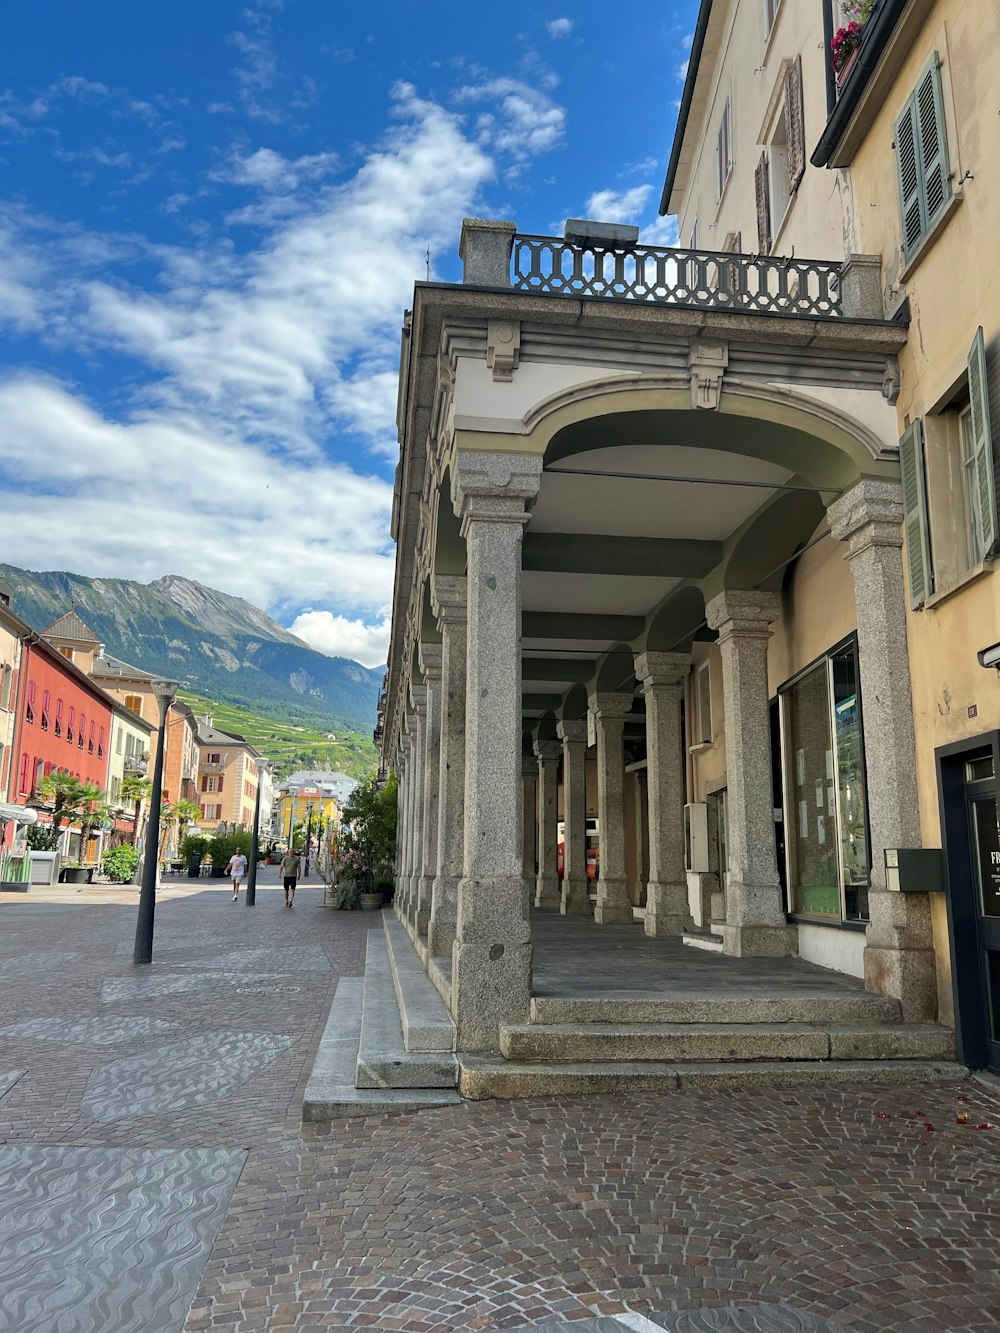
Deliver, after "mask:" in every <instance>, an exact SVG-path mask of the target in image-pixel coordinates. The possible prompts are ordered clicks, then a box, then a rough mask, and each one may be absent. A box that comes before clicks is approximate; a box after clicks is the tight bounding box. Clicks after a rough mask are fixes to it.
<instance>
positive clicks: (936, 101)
mask: <svg viewBox="0 0 1000 1333" xmlns="http://www.w3.org/2000/svg"><path fill="white" fill-rule="evenodd" d="M915 103H916V114H917V128H918V130H919V133H920V177H921V184H922V188H923V194H924V208H925V212H926V225H927V227H928V228H929V227H930V226H931V224H932V223H933V222H934V221H935V219H936V218H937V216H938V214H939V213H940V212H941V210H942V208H944V206H945V204H946V203H947V202H948V199H949V197H950V196H951V181H950V179H949V177H948V132H947V129H946V128H945V123H944V103H943V99H942V97H941V68H940V62H939V61H938V57H937V52H935V53H934V55H933V56H932V57H931V62H930V64H929V65H928V66H927V68H926V70H925V71H924V73H923V74H922V75H921V77H920V82H919V83H918V84H917V91H916V94H915Z"/></svg>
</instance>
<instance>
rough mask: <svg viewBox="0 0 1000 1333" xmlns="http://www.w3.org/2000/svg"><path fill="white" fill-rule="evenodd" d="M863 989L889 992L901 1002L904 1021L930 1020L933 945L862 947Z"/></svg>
mask: <svg viewBox="0 0 1000 1333" xmlns="http://www.w3.org/2000/svg"><path fill="white" fill-rule="evenodd" d="M865 990H869V991H873V992H874V993H875V994H876V995H891V996H892V997H893V998H894V999H897V1000H898V1001H899V1003H900V1005H901V1006H902V1010H903V1022H904V1023H933V1022H935V1021H936V1019H937V1016H938V997H937V971H936V968H935V964H934V950H933V949H886V948H882V947H880V946H878V945H872V944H869V945H868V946H867V948H866V949H865Z"/></svg>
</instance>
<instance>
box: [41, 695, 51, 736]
mask: <svg viewBox="0 0 1000 1333" xmlns="http://www.w3.org/2000/svg"><path fill="white" fill-rule="evenodd" d="M51 711H52V695H51V693H50V692H49V691H48V690H42V716H41V727H42V730H43V731H48V729H49V714H50V713H51Z"/></svg>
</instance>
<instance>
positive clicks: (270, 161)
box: [212, 148, 338, 191]
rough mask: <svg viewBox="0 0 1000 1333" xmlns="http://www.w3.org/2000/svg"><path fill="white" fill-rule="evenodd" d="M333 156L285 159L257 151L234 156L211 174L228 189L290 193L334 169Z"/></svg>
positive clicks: (321, 155)
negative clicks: (240, 187)
mask: <svg viewBox="0 0 1000 1333" xmlns="http://www.w3.org/2000/svg"><path fill="white" fill-rule="evenodd" d="M337 163H338V158H337V154H336V153H312V154H309V155H306V156H304V157H297V158H286V157H282V156H281V154H280V153H276V152H275V151H274V150H273V149H272V148H258V149H257V151H256V152H255V153H250V154H248V155H246V156H242V157H241V156H240V154H239V153H234V154H233V156H232V158H231V159H230V161H229V162H228V163H227V164H226V166H224V167H220V168H219V169H218V170H217V171H215V172H213V173H212V178H213V179H214V180H221V181H227V182H228V183H230V184H232V185H249V186H256V187H258V188H259V189H262V190H287V191H291V190H294V189H295V188H296V187H297V186H299V185H300V184H301V183H302V182H303V181H315V180H320V179H322V178H323V177H324V176H328V175H330V173H331V172H333V171H336V169H337Z"/></svg>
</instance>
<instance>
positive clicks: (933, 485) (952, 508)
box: [899, 328, 998, 610]
mask: <svg viewBox="0 0 1000 1333" xmlns="http://www.w3.org/2000/svg"><path fill="white" fill-rule="evenodd" d="M988 374H989V372H988V366H987V361H986V346H985V342H984V340H983V330H982V328H979V329H977V330H976V336H975V338H974V339H973V342H972V346H971V348H970V349H969V354H968V357H967V358H966V383H965V385H964V386H963V387H962V388H961V389H960V390H959V391H958V393H957V394H956V395H955V396H954V397H953V398H952V399H951V401H950V403H949V404H948V408H947V410H946V411H944V412H941V413H938V414H935V415H934V416H930V417H927V418H926V420H920V419H918V420H916V421H914V422H911V424H910V425H909V426H908V427H907V429H906V431H905V432H904V433H903V436H902V438H901V439H900V441H899V466H900V473H901V477H902V482H903V534H904V538H905V546H906V566H907V573H908V575H909V582H910V606H911V607H912V608H913V609H914V610H918V609H919V608H920V607H921V606H923V605H924V603H925V602H926V601H927V599H928V597H930V596H932V595H933V594H934V593H935V592H944V591H947V589H948V588H949V587H951V586H952V585H954V584H955V583H956V582H958V580H959V579H960V577H961V576H962V575H963V574H964V573H965V572H966V571H967V570H969V569H972V568H974V567H975V566H976V565H979V564H981V563H982V562H983V561H984V560H986V559H987V558H988V557H989V556H990V555H992V553H993V551H994V549H995V547H996V545H997V537H998V523H997V486H996V470H995V466H994V459H993V439H992V433H991V430H990V401H989V388H988ZM955 476H960V477H961V484H960V485H958V486H952V478H953V477H955Z"/></svg>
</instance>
